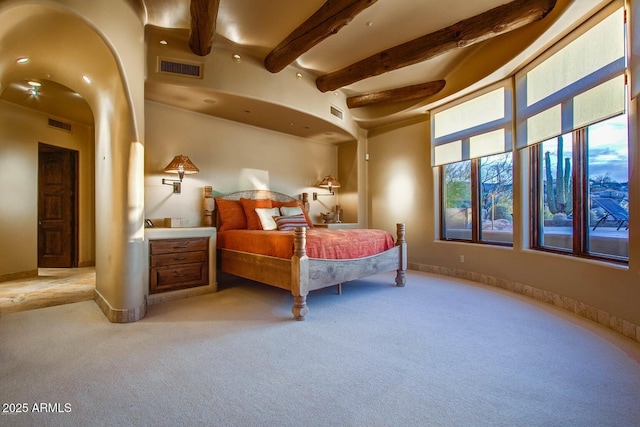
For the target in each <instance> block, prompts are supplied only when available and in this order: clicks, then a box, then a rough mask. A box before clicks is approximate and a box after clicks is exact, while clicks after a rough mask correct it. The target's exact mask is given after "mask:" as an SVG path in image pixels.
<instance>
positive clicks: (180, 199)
mask: <svg viewBox="0 0 640 427" xmlns="http://www.w3.org/2000/svg"><path fill="white" fill-rule="evenodd" d="M145 105H146V108H145V116H146V130H147V141H146V145H145V216H146V217H147V218H150V219H152V220H154V223H155V221H156V220H158V219H162V218H165V217H175V218H182V219H183V224H184V225H187V226H196V225H200V224H201V223H202V217H203V213H202V197H203V191H204V190H203V187H204V186H206V185H211V186H212V187H213V191H214V195H216V194H225V193H229V192H233V191H239V190H248V189H256V188H268V189H270V190H273V191H278V192H281V193H285V194H289V195H292V196H298V195H300V194H301V193H303V192H307V193H309V201H310V214H311V216H312V218H314V219H319V213H320V212H321V211H325V209H326V208H325V206H324V204H325V203H329V202H330V201H328V200H327V199H334V198H333V197H328V198H322V200H318V201H313V200H311V194H312V193H313V192H314V191H323V190H322V189H319V188H315V187H314V185H315V184H316V183H318V182H319V181H320V180H321V179H322V177H323V176H324V175H326V174H329V173H331V174H336V167H337V166H336V165H337V147H336V146H335V145H331V144H325V143H319V142H314V141H310V140H307V139H303V138H299V137H295V136H291V135H286V134H283V133H278V132H272V131H268V130H264V129H259V128H256V127H253V126H247V125H243V124H240V123H235V122H231V121H227V120H221V119H217V118H215V117H211V116H207V115H203V114H198V113H193V112H190V111H187V110H182V109H179V108H174V107H170V106H166V105H164V104H159V103H155V102H149V101H147V102H146V104H145ZM178 154H183V155H185V156H189V158H190V159H191V161H192V162H193V163H194V164H195V165H196V166H197V167H198V169H200V172H199V173H198V174H194V175H186V176H185V178H184V181H183V184H182V193H181V194H173V193H172V188H171V187H170V186H168V185H162V178H169V179H175V178H176V176H175V175H171V174H165V173H163V172H162V169H163V168H164V167H165V166H166V165H167V164H168V163H169V162H170V161H171V159H173V157H174V156H176V155H178ZM332 203H334V204H335V202H332Z"/></svg>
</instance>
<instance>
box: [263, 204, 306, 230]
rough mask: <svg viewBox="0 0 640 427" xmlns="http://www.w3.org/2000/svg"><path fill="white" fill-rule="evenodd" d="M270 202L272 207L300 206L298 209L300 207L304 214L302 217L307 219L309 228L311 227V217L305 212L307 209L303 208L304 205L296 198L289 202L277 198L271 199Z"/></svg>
mask: <svg viewBox="0 0 640 427" xmlns="http://www.w3.org/2000/svg"><path fill="white" fill-rule="evenodd" d="M271 203H272V204H273V207H274V208H281V207H283V206H285V207H288V208H295V207H300V209H302V213H303V214H304V219H306V220H307V224H308V225H309V228H313V222H311V218H309V214H308V213H307V210H306V209H305V208H304V205H303V204H302V203H301V202H298V201H297V200H293V201H291V202H278V201H277V200H272V201H271Z"/></svg>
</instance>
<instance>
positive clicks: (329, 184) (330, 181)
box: [313, 175, 340, 200]
mask: <svg viewBox="0 0 640 427" xmlns="http://www.w3.org/2000/svg"><path fill="white" fill-rule="evenodd" d="M318 187H320V188H327V189H329V193H326V194H318V193H313V200H318V196H333V195H334V192H333V189H334V188H339V187H340V182H339V181H338V180H337V179H335V178H334V177H333V176H331V175H327V176H325V177H324V178H323V179H322V181H320V183H319V184H318Z"/></svg>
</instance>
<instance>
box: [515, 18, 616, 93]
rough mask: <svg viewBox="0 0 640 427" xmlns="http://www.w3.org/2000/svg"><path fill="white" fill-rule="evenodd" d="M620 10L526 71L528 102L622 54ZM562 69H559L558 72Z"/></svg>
mask: <svg viewBox="0 0 640 427" xmlns="http://www.w3.org/2000/svg"><path fill="white" fill-rule="evenodd" d="M622 22H623V10H622V8H620V9H619V10H618V11H617V12H616V13H614V14H612V15H611V16H609V17H607V18H605V19H604V20H602V22H600V23H598V24H597V25H596V26H594V27H593V28H591V29H590V30H588V31H587V32H586V33H584V34H583V35H581V36H580V37H578V38H577V39H575V40H574V41H572V42H571V43H569V44H568V45H567V46H565V47H564V48H563V49H562V50H560V51H558V52H556V53H555V54H554V55H553V56H551V57H550V58H548V59H547V60H545V61H544V62H543V63H541V64H540V65H538V66H537V67H535V68H534V69H533V70H531V71H529V73H528V74H527V105H533V104H535V103H536V102H538V101H540V100H541V99H544V98H546V97H547V96H549V95H551V94H553V93H556V92H558V91H560V90H563V89H564V88H566V87H568V86H569V85H571V84H572V83H575V82H577V81H579V80H581V79H583V78H585V77H586V76H588V75H590V74H591V73H593V72H595V71H597V70H599V69H600V68H602V67H604V66H606V65H607V64H609V63H611V62H615V61H616V60H617V59H619V58H622V57H623V56H624V27H623V25H622ZM558 70H562V72H558Z"/></svg>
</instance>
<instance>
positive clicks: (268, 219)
mask: <svg viewBox="0 0 640 427" xmlns="http://www.w3.org/2000/svg"><path fill="white" fill-rule="evenodd" d="M256 213H257V214H258V218H259V219H260V225H262V229H263V230H277V229H278V224H276V222H275V220H274V219H273V217H274V216H279V215H280V211H279V210H278V208H256Z"/></svg>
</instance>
